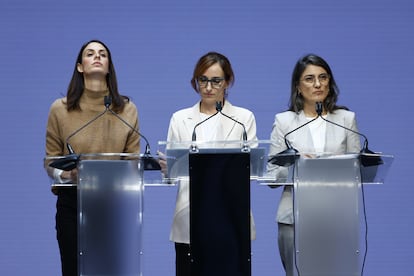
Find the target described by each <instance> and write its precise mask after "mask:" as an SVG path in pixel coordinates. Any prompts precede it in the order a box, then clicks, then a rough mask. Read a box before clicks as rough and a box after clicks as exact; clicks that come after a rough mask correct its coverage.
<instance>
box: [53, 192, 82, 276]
mask: <svg viewBox="0 0 414 276" xmlns="http://www.w3.org/2000/svg"><path fill="white" fill-rule="evenodd" d="M77 216H78V212H77V191H76V188H61V189H60V190H59V191H58V200H57V203H56V236H57V240H58V244H59V252H60V260H61V267H62V276H78V234H77V233H78V221H77Z"/></svg>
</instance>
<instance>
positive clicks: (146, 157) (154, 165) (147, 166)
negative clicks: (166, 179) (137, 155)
mask: <svg viewBox="0 0 414 276" xmlns="http://www.w3.org/2000/svg"><path fill="white" fill-rule="evenodd" d="M111 103H112V98H111V96H105V107H106V110H107V111H109V112H110V113H111V114H113V115H114V116H115V117H117V118H118V119H119V120H120V121H121V122H123V123H124V124H125V125H126V126H128V127H129V128H130V129H131V130H133V131H134V132H135V133H137V134H138V135H139V136H140V137H142V139H144V140H145V152H144V154H143V156H141V159H142V160H143V161H144V170H146V171H152V170H161V166H160V164H159V163H158V162H157V160H156V159H155V158H154V157H152V155H151V149H150V144H149V142H148V139H147V138H146V137H145V136H144V135H142V133H141V132H139V131H138V130H136V129H135V128H134V127H133V126H131V125H130V124H129V123H128V122H127V121H125V119H124V118H122V117H121V116H119V115H118V114H117V113H116V112H115V111H113V110H112V109H110V108H109V106H110V105H111Z"/></svg>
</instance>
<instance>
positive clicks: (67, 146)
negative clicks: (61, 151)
mask: <svg viewBox="0 0 414 276" xmlns="http://www.w3.org/2000/svg"><path fill="white" fill-rule="evenodd" d="M66 148H67V149H68V152H69V154H74V153H75V151H74V150H73V148H72V146H71V145H70V144H69V143H68V142H66Z"/></svg>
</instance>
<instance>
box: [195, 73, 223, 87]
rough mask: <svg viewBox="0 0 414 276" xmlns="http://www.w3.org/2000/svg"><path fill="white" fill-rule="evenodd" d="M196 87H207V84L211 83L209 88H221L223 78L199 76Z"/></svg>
mask: <svg viewBox="0 0 414 276" xmlns="http://www.w3.org/2000/svg"><path fill="white" fill-rule="evenodd" d="M197 83H198V86H200V87H207V85H208V83H211V87H213V88H221V87H222V86H223V83H224V78H218V77H214V78H211V79H209V78H207V77H206V76H201V77H198V78H197Z"/></svg>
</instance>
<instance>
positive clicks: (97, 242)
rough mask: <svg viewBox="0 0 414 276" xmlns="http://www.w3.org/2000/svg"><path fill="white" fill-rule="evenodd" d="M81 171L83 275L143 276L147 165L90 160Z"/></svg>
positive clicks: (136, 161)
mask: <svg viewBox="0 0 414 276" xmlns="http://www.w3.org/2000/svg"><path fill="white" fill-rule="evenodd" d="M113 159H120V158H113ZM78 170H79V175H78V177H79V181H78V182H79V183H78V212H79V217H78V250H79V256H78V265H79V273H80V275H88V276H89V275H113V276H115V275H116V276H122V275H125V276H126V275H128V276H129V275H142V274H141V273H142V272H141V255H142V237H141V234H142V223H143V221H142V219H143V192H144V185H143V181H142V179H143V170H142V162H141V161H140V160H139V159H133V158H132V159H129V160H126V159H125V158H123V160H107V158H105V157H103V158H98V159H97V158H94V157H91V156H89V157H87V156H86V158H85V159H83V160H80V161H79V164H78Z"/></svg>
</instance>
